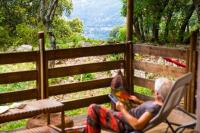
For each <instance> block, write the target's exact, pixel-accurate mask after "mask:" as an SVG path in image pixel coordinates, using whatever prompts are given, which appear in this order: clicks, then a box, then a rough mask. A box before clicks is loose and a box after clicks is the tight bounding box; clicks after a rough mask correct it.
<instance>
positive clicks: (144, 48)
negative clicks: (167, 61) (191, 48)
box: [133, 44, 187, 59]
mask: <svg viewBox="0 0 200 133" xmlns="http://www.w3.org/2000/svg"><path fill="white" fill-rule="evenodd" d="M133 49H134V53H140V54H147V55H154V56H162V57H174V58H180V59H186V58H187V54H186V50H184V49H178V48H166V47H160V46H159V47H158V46H152V45H144V44H135V45H134V48H133Z"/></svg>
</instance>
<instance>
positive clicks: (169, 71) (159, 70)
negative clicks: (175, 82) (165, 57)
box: [134, 61, 187, 77]
mask: <svg viewBox="0 0 200 133" xmlns="http://www.w3.org/2000/svg"><path fill="white" fill-rule="evenodd" d="M134 68H135V69H138V70H142V71H146V72H150V73H156V74H161V75H163V76H171V77H179V76H181V75H183V74H185V73H186V72H187V70H186V69H184V68H177V67H172V66H166V65H159V64H152V63H147V62H141V61H134Z"/></svg>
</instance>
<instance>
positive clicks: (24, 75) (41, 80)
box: [0, 36, 189, 110]
mask: <svg viewBox="0 0 200 133" xmlns="http://www.w3.org/2000/svg"><path fill="white" fill-rule="evenodd" d="M39 42H40V51H37V52H22V53H6V54H0V59H1V60H0V65H3V64H14V63H23V62H35V64H36V69H35V70H30V71H22V72H10V73H3V74H0V84H8V83H16V82H24V81H33V80H34V81H36V86H37V88H33V89H29V90H23V91H17V92H7V93H0V104H4V103H9V102H16V101H23V100H30V99H41V98H48V97H50V96H55V95H60V94H69V93H75V92H80V91H86V90H93V89H98V88H106V87H109V86H110V82H111V80H112V78H111V77H109V78H103V79H96V80H92V81H85V82H79V83H70V84H62V85H49V83H48V80H49V79H51V78H58V77H65V76H73V75H78V74H84V73H95V72H103V71H110V70H115V69H120V68H121V64H125V60H124V59H122V60H117V61H106V62H99V63H90V64H80V65H75V66H66V67H57V68H48V61H52V60H60V59H72V58H79V57H89V56H102V55H109V54H123V55H125V54H126V45H132V44H131V43H121V44H108V45H103V46H94V47H84V48H70V49H61V50H45V48H44V36H40V41H39ZM133 46H134V47H133V51H132V52H133V53H139V54H145V55H154V56H160V57H168V56H169V57H174V58H180V59H183V60H186V62H187V64H188V52H189V50H188V49H185V50H184V49H177V48H166V47H157V46H150V45H144V44H134V45H133ZM133 67H134V69H137V70H142V71H145V72H150V73H156V74H160V75H163V76H171V77H179V76H180V75H182V74H184V73H186V72H187V71H188V70H187V69H183V68H177V67H172V66H165V65H158V64H153V63H147V62H141V61H134V63H133ZM124 69H125V71H126V67H124ZM132 80H133V81H134V85H138V86H143V87H146V88H149V89H153V88H154V81H153V80H150V79H143V78H140V77H134V76H133V75H132ZM136 95H139V96H141V97H142V98H143V99H149V97H147V96H143V95H141V94H136ZM106 102H109V99H108V97H107V95H101V96H97V97H89V98H85V99H78V100H74V101H67V102H63V103H64V104H65V110H71V109H76V108H81V107H86V106H88V105H89V104H91V103H98V104H102V103H106Z"/></svg>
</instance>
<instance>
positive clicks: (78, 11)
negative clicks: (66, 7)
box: [70, 0, 124, 39]
mask: <svg viewBox="0 0 200 133" xmlns="http://www.w3.org/2000/svg"><path fill="white" fill-rule="evenodd" d="M120 9H121V2H120V0H73V12H72V14H71V16H70V18H75V17H79V18H80V19H81V20H82V21H83V24H84V34H85V36H86V37H89V38H93V39H106V38H108V35H109V32H110V31H111V29H112V28H113V27H114V26H116V25H122V24H123V23H124V18H123V17H121V16H120Z"/></svg>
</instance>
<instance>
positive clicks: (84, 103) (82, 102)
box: [63, 95, 110, 110]
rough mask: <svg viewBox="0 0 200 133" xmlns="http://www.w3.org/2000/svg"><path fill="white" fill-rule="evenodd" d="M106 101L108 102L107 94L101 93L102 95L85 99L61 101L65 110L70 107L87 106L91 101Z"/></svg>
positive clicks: (100, 102) (98, 102) (99, 102)
mask: <svg viewBox="0 0 200 133" xmlns="http://www.w3.org/2000/svg"><path fill="white" fill-rule="evenodd" d="M107 102H110V99H109V98H108V95H102V96H97V97H90V98H86V99H79V100H74V101H69V102H63V104H64V108H65V110H72V109H78V108H82V107H88V106H89V105H90V104H93V103H96V104H103V103H107Z"/></svg>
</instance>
